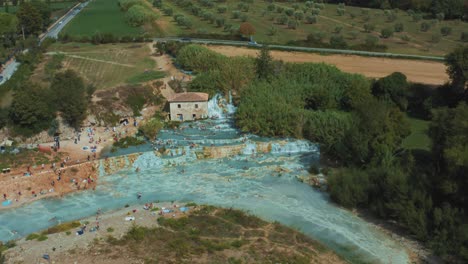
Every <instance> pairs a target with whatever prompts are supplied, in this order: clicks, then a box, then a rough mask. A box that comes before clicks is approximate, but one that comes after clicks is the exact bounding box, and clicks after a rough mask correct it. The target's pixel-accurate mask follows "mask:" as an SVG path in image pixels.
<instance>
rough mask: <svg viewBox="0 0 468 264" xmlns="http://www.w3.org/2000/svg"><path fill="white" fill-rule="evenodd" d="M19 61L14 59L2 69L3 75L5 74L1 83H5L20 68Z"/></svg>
mask: <svg viewBox="0 0 468 264" xmlns="http://www.w3.org/2000/svg"><path fill="white" fill-rule="evenodd" d="M19 65H20V64H19V62H17V61H16V60H13V61H12V62H10V63H9V64H8V65H7V66H6V67H5V68H4V69H3V71H2V73H1V75H2V76H3V79H2V80H1V81H0V85H2V84H4V83H5V82H6V81H7V80H8V79H10V78H11V76H12V75H13V73H14V72H15V71H16V69H18V66H19Z"/></svg>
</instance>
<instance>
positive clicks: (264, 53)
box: [255, 45, 273, 79]
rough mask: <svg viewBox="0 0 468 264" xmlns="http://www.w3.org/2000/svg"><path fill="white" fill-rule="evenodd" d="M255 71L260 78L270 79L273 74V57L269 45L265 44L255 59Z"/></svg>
mask: <svg viewBox="0 0 468 264" xmlns="http://www.w3.org/2000/svg"><path fill="white" fill-rule="evenodd" d="M255 71H256V73H257V76H258V78H259V79H269V78H270V77H271V75H272V74H273V58H272V57H271V54H270V49H269V48H268V46H267V45H263V46H262V49H261V50H260V53H259V54H258V56H257V58H256V59H255Z"/></svg>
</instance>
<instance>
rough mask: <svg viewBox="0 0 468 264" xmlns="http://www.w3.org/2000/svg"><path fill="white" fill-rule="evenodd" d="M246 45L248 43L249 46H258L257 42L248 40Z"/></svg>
mask: <svg viewBox="0 0 468 264" xmlns="http://www.w3.org/2000/svg"><path fill="white" fill-rule="evenodd" d="M247 45H249V46H255V47H257V46H259V45H258V43H257V42H256V41H249V43H247Z"/></svg>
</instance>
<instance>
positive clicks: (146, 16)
mask: <svg viewBox="0 0 468 264" xmlns="http://www.w3.org/2000/svg"><path fill="white" fill-rule="evenodd" d="M153 18H154V14H153V13H152V11H151V10H148V9H147V8H145V7H143V6H140V5H134V6H132V7H130V9H128V11H127V13H126V14H125V19H126V21H127V23H128V24H129V25H130V26H133V27H138V26H141V25H143V24H144V23H146V22H149V21H151V20H152V19H153Z"/></svg>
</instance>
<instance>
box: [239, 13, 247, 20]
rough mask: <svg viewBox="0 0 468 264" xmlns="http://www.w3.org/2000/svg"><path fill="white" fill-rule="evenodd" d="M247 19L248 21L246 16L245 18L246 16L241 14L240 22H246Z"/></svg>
mask: <svg viewBox="0 0 468 264" xmlns="http://www.w3.org/2000/svg"><path fill="white" fill-rule="evenodd" d="M247 19H248V16H247V15H246V14H241V16H240V20H241V21H242V22H246V21H247Z"/></svg>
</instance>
